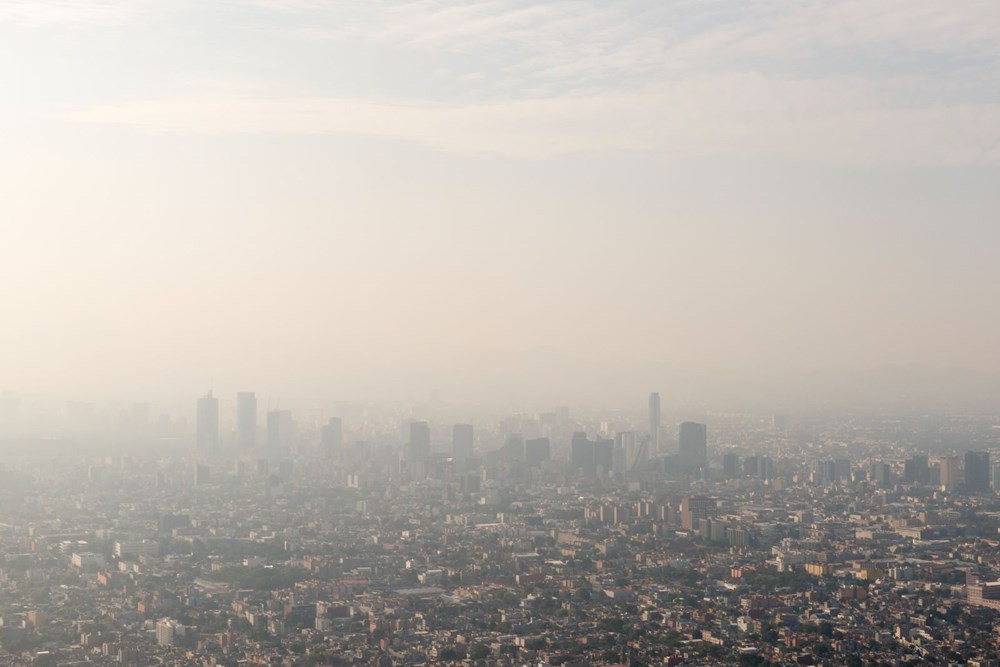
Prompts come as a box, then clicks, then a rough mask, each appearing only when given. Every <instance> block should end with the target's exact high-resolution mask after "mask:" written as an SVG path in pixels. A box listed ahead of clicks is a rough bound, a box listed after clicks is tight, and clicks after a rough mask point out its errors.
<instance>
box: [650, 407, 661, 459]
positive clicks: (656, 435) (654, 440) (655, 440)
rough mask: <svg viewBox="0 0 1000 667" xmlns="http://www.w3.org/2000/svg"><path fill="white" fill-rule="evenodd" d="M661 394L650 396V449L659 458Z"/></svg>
mask: <svg viewBox="0 0 1000 667" xmlns="http://www.w3.org/2000/svg"><path fill="white" fill-rule="evenodd" d="M660 430H661V429H660V394H659V393H658V392H655V391H654V392H653V393H652V394H650V395H649V449H650V454H652V455H653V456H659V455H660V454H662V453H663V452H662V451H660Z"/></svg>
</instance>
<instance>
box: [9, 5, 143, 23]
mask: <svg viewBox="0 0 1000 667" xmlns="http://www.w3.org/2000/svg"><path fill="white" fill-rule="evenodd" d="M148 5H149V3H148V2H144V1H143V0H0V23H4V22H11V23H15V24H20V25H28V26H44V25H51V24H70V25H74V24H75V25H84V26H93V25H116V24H119V23H122V22H124V21H126V20H127V19H128V18H129V17H130V16H134V15H136V14H137V13H139V12H141V11H142V9H144V8H145V7H147V6H148Z"/></svg>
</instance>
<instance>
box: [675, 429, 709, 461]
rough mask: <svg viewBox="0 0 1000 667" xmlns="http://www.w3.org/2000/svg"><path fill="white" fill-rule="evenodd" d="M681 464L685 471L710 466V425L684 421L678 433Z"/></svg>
mask: <svg viewBox="0 0 1000 667" xmlns="http://www.w3.org/2000/svg"><path fill="white" fill-rule="evenodd" d="M678 440H679V451H678V454H679V457H680V461H679V463H680V466H681V469H682V470H683V471H684V472H691V471H692V470H696V469H698V468H707V467H708V444H707V443H708V427H707V426H706V425H705V424H698V423H695V422H683V423H682V424H681V426H680V432H679V434H678Z"/></svg>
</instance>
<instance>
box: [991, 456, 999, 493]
mask: <svg viewBox="0 0 1000 667" xmlns="http://www.w3.org/2000/svg"><path fill="white" fill-rule="evenodd" d="M990 488H992V489H993V490H994V491H1000V463H994V464H993V465H991V466H990Z"/></svg>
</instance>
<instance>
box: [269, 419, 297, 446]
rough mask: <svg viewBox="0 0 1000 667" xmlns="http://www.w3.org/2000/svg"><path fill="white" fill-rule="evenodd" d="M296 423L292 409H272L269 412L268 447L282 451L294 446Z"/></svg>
mask: <svg viewBox="0 0 1000 667" xmlns="http://www.w3.org/2000/svg"><path fill="white" fill-rule="evenodd" d="M294 437H295V425H294V423H293V422H292V411H291V410H271V411H270V412H268V413H267V448H268V449H269V450H270V451H271V453H282V452H284V451H286V450H288V449H289V448H290V447H291V446H292V440H293V439H294Z"/></svg>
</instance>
